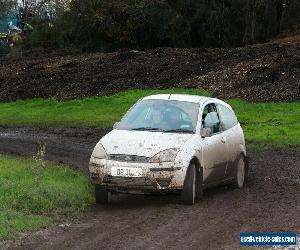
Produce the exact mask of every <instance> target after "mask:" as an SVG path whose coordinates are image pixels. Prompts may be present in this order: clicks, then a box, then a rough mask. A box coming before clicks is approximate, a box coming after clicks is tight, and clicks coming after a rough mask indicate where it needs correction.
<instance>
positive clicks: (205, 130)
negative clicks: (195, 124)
mask: <svg viewBox="0 0 300 250" xmlns="http://www.w3.org/2000/svg"><path fill="white" fill-rule="evenodd" d="M200 135H201V137H202V138H205V137H211V136H212V132H211V129H210V128H202V129H201V131H200Z"/></svg>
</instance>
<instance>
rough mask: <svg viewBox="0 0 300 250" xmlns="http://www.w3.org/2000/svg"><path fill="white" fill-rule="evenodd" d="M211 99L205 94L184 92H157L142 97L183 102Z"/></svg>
mask: <svg viewBox="0 0 300 250" xmlns="http://www.w3.org/2000/svg"><path fill="white" fill-rule="evenodd" d="M206 99H207V100H208V99H211V98H210V97H206V96H198V95H186V94H158V95H150V96H146V97H144V98H143V100H173V101H183V102H193V103H199V102H200V101H204V100H206Z"/></svg>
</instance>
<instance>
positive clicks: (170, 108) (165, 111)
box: [116, 100, 199, 133]
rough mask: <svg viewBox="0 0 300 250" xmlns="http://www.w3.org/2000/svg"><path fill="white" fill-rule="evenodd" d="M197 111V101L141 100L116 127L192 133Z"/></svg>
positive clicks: (194, 128)
mask: <svg viewBox="0 0 300 250" xmlns="http://www.w3.org/2000/svg"><path fill="white" fill-rule="evenodd" d="M198 112H199V104H197V103H192V102H184V101H173V100H142V101H139V102H138V103H137V104H136V105H135V106H133V108H132V109H131V110H130V111H129V112H128V113H127V114H126V115H125V116H124V118H123V119H122V120H121V122H120V123H119V124H118V125H117V127H116V129H124V130H148V131H163V132H187V133H193V132H195V130H196V124H197V120H198Z"/></svg>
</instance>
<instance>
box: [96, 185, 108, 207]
mask: <svg viewBox="0 0 300 250" xmlns="http://www.w3.org/2000/svg"><path fill="white" fill-rule="evenodd" d="M95 199H96V203H97V204H108V191H107V190H106V188H105V187H104V186H101V185H95Z"/></svg>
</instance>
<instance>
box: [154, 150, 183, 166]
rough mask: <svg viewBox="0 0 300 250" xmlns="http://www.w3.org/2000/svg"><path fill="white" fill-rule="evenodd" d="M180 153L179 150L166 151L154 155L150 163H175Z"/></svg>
mask: <svg viewBox="0 0 300 250" xmlns="http://www.w3.org/2000/svg"><path fill="white" fill-rule="evenodd" d="M178 151H179V149H177V148H170V149H166V150H164V151H161V152H159V153H158V154H156V155H154V156H153V157H152V158H151V159H150V161H149V162H151V163H160V162H173V161H175V158H176V156H177V153H178Z"/></svg>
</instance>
